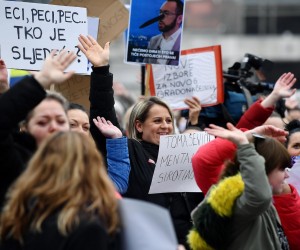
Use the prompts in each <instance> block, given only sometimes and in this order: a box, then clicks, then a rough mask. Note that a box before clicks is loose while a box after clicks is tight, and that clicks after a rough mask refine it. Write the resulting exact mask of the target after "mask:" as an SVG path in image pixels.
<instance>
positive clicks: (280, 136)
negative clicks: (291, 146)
mask: <svg viewBox="0 0 300 250" xmlns="http://www.w3.org/2000/svg"><path fill="white" fill-rule="evenodd" d="M252 133H256V134H260V135H263V136H269V137H273V138H274V139H277V140H278V141H280V142H285V141H286V136H287V134H288V132H287V131H285V130H283V129H280V128H277V127H275V126H273V125H262V126H258V127H256V128H254V129H251V130H248V131H246V132H245V134H246V135H247V137H248V139H249V140H251V139H250V138H251V137H252V136H251V134H252Z"/></svg>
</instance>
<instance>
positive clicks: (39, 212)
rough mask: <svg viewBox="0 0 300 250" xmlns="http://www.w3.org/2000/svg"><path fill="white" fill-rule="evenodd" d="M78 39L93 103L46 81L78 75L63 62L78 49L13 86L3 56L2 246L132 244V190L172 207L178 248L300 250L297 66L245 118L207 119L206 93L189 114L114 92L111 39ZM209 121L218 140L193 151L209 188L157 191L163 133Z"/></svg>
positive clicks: (197, 171) (191, 102)
mask: <svg viewBox="0 0 300 250" xmlns="http://www.w3.org/2000/svg"><path fill="white" fill-rule="evenodd" d="M78 47H79V49H80V50H81V51H82V52H83V53H84V54H85V56H86V57H87V58H88V60H89V61H90V62H91V63H92V65H93V71H92V73H91V82H90V95H89V100H90V110H89V111H87V110H85V109H84V107H82V106H81V105H79V104H76V103H71V104H70V103H68V101H67V100H66V99H65V98H64V97H63V96H62V95H61V94H59V93H56V92H53V91H49V90H47V89H49V87H50V85H51V84H54V85H58V84H61V83H63V82H64V81H66V80H67V79H69V78H70V77H71V76H72V72H69V73H64V71H65V70H66V69H67V68H68V66H69V65H70V64H71V63H72V62H73V61H74V60H75V58H76V55H75V54H73V53H67V52H66V51H62V52H60V53H59V54H58V55H57V56H55V52H52V53H51V54H50V55H49V56H48V57H47V58H46V59H45V62H44V65H43V67H42V69H41V70H40V71H39V72H35V73H33V75H32V76H27V77H25V78H23V79H22V80H21V81H20V82H19V83H17V84H15V86H13V87H11V88H9V84H8V75H7V69H6V66H5V62H4V61H3V60H0V91H1V96H0V207H1V218H0V249H122V240H121V238H122V237H121V235H122V230H123V227H122V218H121V216H120V213H119V208H118V207H119V200H120V199H122V197H125V198H133V199H137V200H142V201H146V202H150V203H153V204H156V205H159V206H161V207H163V208H165V209H166V210H168V212H169V214H170V217H171V220H172V223H173V228H174V232H175V235H176V238H177V242H178V246H177V247H178V249H184V248H185V249H270V250H271V249H294V250H295V249H298V248H299V245H300V240H299V237H298V235H299V232H300V219H299V218H300V216H299V215H300V201H299V194H298V190H297V189H296V188H295V186H294V185H292V184H289V183H288V177H289V172H288V169H290V168H291V167H292V160H291V159H292V158H291V157H294V156H298V155H299V154H300V122H299V119H300V105H299V103H298V102H297V100H295V99H293V96H294V94H295V93H296V89H294V88H293V86H294V84H295V82H296V79H295V77H294V75H293V74H292V73H290V72H288V73H285V74H283V75H282V76H280V78H279V79H278V80H277V82H276V83H275V86H274V88H273V90H272V91H271V93H270V94H269V95H267V96H264V97H261V98H259V100H257V101H256V102H255V103H254V104H252V105H251V106H250V108H249V109H248V110H247V111H245V113H244V114H243V115H242V116H241V118H240V119H239V121H238V122H237V124H231V123H227V124H226V126H224V127H221V126H216V125H213V124H210V125H208V126H203V122H202V121H201V116H200V113H201V110H202V108H201V103H200V101H199V99H198V98H196V97H191V98H187V99H186V100H185V103H186V104H187V106H188V107H189V109H188V115H186V116H183V115H182V113H174V112H173V111H172V110H171V109H170V107H169V106H168V105H167V104H166V103H165V102H164V101H163V100H161V99H160V98H158V97H141V98H139V100H138V101H134V100H133V99H132V98H131V97H128V95H122V91H119V93H121V94H118V95H115V94H114V90H113V75H112V73H111V72H110V71H109V43H106V44H105V46H104V47H101V46H100V45H99V44H98V42H97V41H96V40H95V39H93V38H92V37H91V36H84V35H81V36H80V37H79V45H78ZM116 92H118V91H117V90H116ZM282 99H285V105H286V106H285V112H284V117H282V116H281V115H280V114H278V113H276V112H275V110H276V105H278V102H279V101H280V100H282ZM201 130H204V131H206V132H207V133H209V134H211V135H214V136H216V137H217V138H216V139H215V140H213V141H211V142H209V143H207V144H205V145H203V146H201V147H200V148H199V149H198V151H197V153H196V154H195V155H194V156H193V159H192V165H193V170H194V176H195V180H196V182H197V185H198V186H199V188H200V189H201V190H202V193H178V192H174V193H159V194H149V189H150V185H151V181H152V177H153V173H154V169H155V163H156V161H157V157H158V152H159V144H160V136H162V135H170V134H174V133H192V132H198V131H201ZM292 170H293V169H292ZM156 223H159V221H157V222H156ZM132 226H133V227H134V226H135V225H132ZM152 241H155V239H152ZM159 244H160V243H159V242H157V245H158V247H157V249H159Z"/></svg>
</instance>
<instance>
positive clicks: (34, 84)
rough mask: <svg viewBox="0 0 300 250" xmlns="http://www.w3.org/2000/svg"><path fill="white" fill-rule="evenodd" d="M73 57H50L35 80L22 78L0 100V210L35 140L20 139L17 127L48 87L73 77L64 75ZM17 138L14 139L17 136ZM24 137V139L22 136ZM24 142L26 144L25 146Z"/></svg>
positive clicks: (33, 78) (61, 55) (71, 54)
mask: <svg viewBox="0 0 300 250" xmlns="http://www.w3.org/2000/svg"><path fill="white" fill-rule="evenodd" d="M75 58H76V56H75V55H74V54H73V53H70V54H67V53H65V52H62V53H61V54H58V55H57V56H54V52H53V53H51V54H50V55H49V56H48V57H47V59H46V60H45V62H44V65H43V67H42V69H41V71H40V72H37V73H36V74H35V76H34V77H32V76H30V77H25V78H23V79H22V80H21V81H20V82H19V83H18V84H16V85H14V86H13V87H12V88H10V89H9V90H7V91H6V92H5V93H4V94H3V95H1V97H0V183H1V185H0V206H1V202H2V201H3V197H4V195H5V193H6V191H7V189H8V187H9V186H10V184H11V183H12V182H13V181H14V180H15V179H16V178H17V177H18V176H19V174H20V173H21V172H22V170H23V169H24V168H25V166H26V163H27V161H28V159H29V158H30V156H31V153H32V152H31V151H32V150H34V145H35V140H34V139H33V138H31V137H30V136H28V137H27V136H26V137H25V138H24V137H21V136H20V135H19V134H18V133H17V132H18V123H19V122H20V121H22V120H23V119H24V118H25V117H26V115H27V113H28V112H29V111H31V110H32V109H33V108H34V107H35V106H37V105H38V104H39V103H40V102H41V101H42V100H43V99H44V98H45V96H46V91H45V89H44V88H47V87H48V86H49V85H50V84H51V83H54V84H59V83H61V82H63V81H64V80H66V79H67V78H68V77H70V76H71V74H72V73H66V74H65V73H64V72H63V71H64V70H65V69H66V68H67V67H68V66H69V65H70V64H71V63H72V62H73V60H74V59H75ZM16 134H17V136H16ZM24 136H25V135H24ZM24 142H25V143H26V144H25V145H24Z"/></svg>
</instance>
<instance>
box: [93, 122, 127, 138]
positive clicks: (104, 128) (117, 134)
mask: <svg viewBox="0 0 300 250" xmlns="http://www.w3.org/2000/svg"><path fill="white" fill-rule="evenodd" d="M93 122H94V124H95V125H96V127H97V128H98V129H99V130H100V132H101V133H102V134H103V135H104V136H105V137H106V138H111V139H115V138H121V137H122V136H123V134H122V132H121V130H120V129H119V128H117V127H116V126H114V125H113V124H112V123H111V122H110V121H106V120H105V118H104V117H100V116H97V119H96V118H94V119H93Z"/></svg>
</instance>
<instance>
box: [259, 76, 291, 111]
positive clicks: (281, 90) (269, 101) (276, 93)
mask: <svg viewBox="0 0 300 250" xmlns="http://www.w3.org/2000/svg"><path fill="white" fill-rule="evenodd" d="M296 81H297V79H296V78H295V76H294V74H292V73H291V72H289V73H284V74H282V75H281V76H280V77H279V79H278V80H277V81H276V83H275V85H274V88H273V91H272V92H271V93H270V95H268V96H267V97H266V98H265V99H264V100H263V101H262V103H261V105H262V106H263V107H272V106H274V105H275V103H276V102H277V101H278V100H280V99H281V98H286V97H290V96H292V95H293V94H295V92H296V88H294V89H292V87H293V86H294V84H295V82H296Z"/></svg>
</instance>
